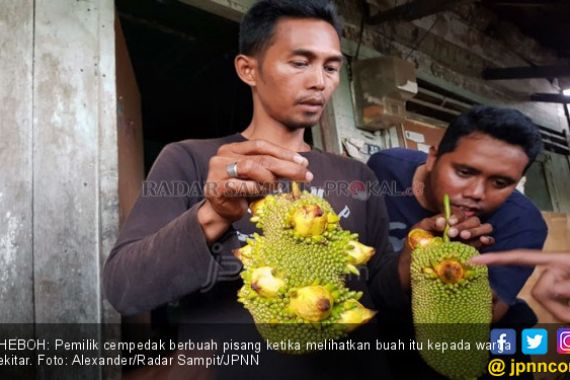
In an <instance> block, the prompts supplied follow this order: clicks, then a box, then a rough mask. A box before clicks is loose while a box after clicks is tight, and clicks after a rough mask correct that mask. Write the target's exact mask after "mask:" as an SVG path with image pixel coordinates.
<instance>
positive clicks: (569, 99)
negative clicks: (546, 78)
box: [530, 93, 570, 104]
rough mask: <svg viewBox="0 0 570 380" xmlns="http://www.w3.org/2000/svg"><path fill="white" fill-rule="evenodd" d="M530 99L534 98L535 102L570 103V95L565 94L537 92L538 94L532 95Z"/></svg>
mask: <svg viewBox="0 0 570 380" xmlns="http://www.w3.org/2000/svg"><path fill="white" fill-rule="evenodd" d="M530 100H532V101H534V102H545V103H562V104H568V103H570V96H566V95H563V94H544V93H536V94H531V95H530Z"/></svg>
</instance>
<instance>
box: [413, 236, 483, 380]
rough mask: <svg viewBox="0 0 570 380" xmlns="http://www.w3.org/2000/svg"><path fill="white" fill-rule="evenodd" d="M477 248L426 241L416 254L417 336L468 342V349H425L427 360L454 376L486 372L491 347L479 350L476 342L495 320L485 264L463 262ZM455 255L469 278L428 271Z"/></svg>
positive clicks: (414, 258)
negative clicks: (448, 280)
mask: <svg viewBox="0 0 570 380" xmlns="http://www.w3.org/2000/svg"><path fill="white" fill-rule="evenodd" d="M478 254H479V253H478V252H477V250H476V249H475V248H473V247H470V246H468V245H465V244H462V243H459V242H450V243H442V244H438V245H428V246H426V247H423V248H418V249H416V250H415V251H414V252H413V253H412V263H411V278H412V310H413V317H414V325H415V329H416V339H417V340H418V342H423V343H424V347H425V346H426V345H427V341H428V340H431V341H432V342H457V341H460V340H463V341H465V342H469V343H470V346H471V350H469V351H461V350H458V351H447V352H445V353H442V352H440V351H434V350H425V349H424V350H422V351H421V355H422V357H423V358H424V360H425V361H426V362H427V363H428V364H429V365H430V366H431V367H432V368H433V369H435V370H436V371H438V372H439V373H441V374H443V375H445V376H447V377H449V378H451V379H465V378H475V377H478V376H479V375H481V374H482V373H483V371H484V370H485V367H486V363H487V361H488V356H489V355H488V352H487V351H484V350H481V351H479V350H476V342H486V341H487V339H488V337H489V325H490V323H491V319H492V293H491V289H490V287H489V281H488V273H487V268H486V267H485V266H474V267H470V266H467V265H465V264H464V263H465V262H466V261H467V260H468V259H469V258H471V257H473V256H475V255H478ZM449 259H454V260H457V261H458V262H460V263H462V264H463V265H464V268H465V271H466V272H465V273H466V276H465V279H464V280H462V281H460V282H458V283H456V284H445V283H443V282H442V281H441V280H440V279H439V278H438V277H437V276H436V275H433V273H430V272H429V270H428V271H427V272H426V270H425V269H426V268H428V269H430V268H434V267H435V266H436V265H437V264H438V263H440V262H442V261H444V260H449Z"/></svg>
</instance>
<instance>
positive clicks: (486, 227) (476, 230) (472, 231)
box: [457, 223, 493, 240]
mask: <svg viewBox="0 0 570 380" xmlns="http://www.w3.org/2000/svg"><path fill="white" fill-rule="evenodd" d="M457 228H458V227H457ZM458 229H459V230H461V229H460V228H458ZM492 232H493V227H492V226H491V225H490V224H488V223H486V224H481V225H480V226H478V227H473V228H469V229H463V230H462V231H461V232H459V237H460V238H462V239H464V240H469V239H474V238H477V237H479V236H485V235H490V234H491V233H492Z"/></svg>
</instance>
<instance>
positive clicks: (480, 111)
mask: <svg viewBox="0 0 570 380" xmlns="http://www.w3.org/2000/svg"><path fill="white" fill-rule="evenodd" d="M476 132H479V133H484V134H486V135H489V136H491V137H493V138H495V139H497V140H501V141H504V142H506V143H508V144H511V145H517V146H520V147H521V148H522V149H523V150H524V152H525V153H526V155H527V157H528V160H529V161H528V165H527V167H526V168H525V170H526V169H527V168H528V167H529V166H530V165H531V164H532V163H533V162H534V160H535V159H536V156H538V154H539V153H540V151H541V150H542V139H541V136H540V130H539V128H538V126H537V125H536V124H534V123H533V122H532V120H530V118H528V117H527V116H525V115H523V114H522V113H521V112H519V111H517V110H514V109H509V108H496V107H489V106H476V107H473V108H472V109H471V110H470V111H468V112H466V113H464V114H462V115H460V116H458V117H457V118H456V119H455V120H454V121H452V122H451V124H449V127H448V128H447V130H446V131H445V134H444V135H443V138H442V139H441V142H440V143H439V147H438V149H437V157H438V158H439V157H441V156H442V155H443V154H445V153H448V152H453V151H454V150H455V148H456V147H457V142H458V141H459V139H460V138H462V137H465V136H467V135H470V134H472V133H476Z"/></svg>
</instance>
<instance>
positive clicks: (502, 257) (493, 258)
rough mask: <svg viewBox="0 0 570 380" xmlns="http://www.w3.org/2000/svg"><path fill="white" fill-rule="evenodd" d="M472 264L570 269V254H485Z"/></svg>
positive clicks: (521, 250) (530, 251) (526, 250)
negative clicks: (551, 265) (547, 266)
mask: <svg viewBox="0 0 570 380" xmlns="http://www.w3.org/2000/svg"><path fill="white" fill-rule="evenodd" d="M470 262H471V263H472V264H478V265H528V266H535V265H550V264H553V265H562V266H566V267H570V254H569V253H543V252H542V251H539V250H529V249H518V250H513V251H507V252H503V253H485V254H484V255H479V256H476V257H473V258H472V259H471V260H470Z"/></svg>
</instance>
